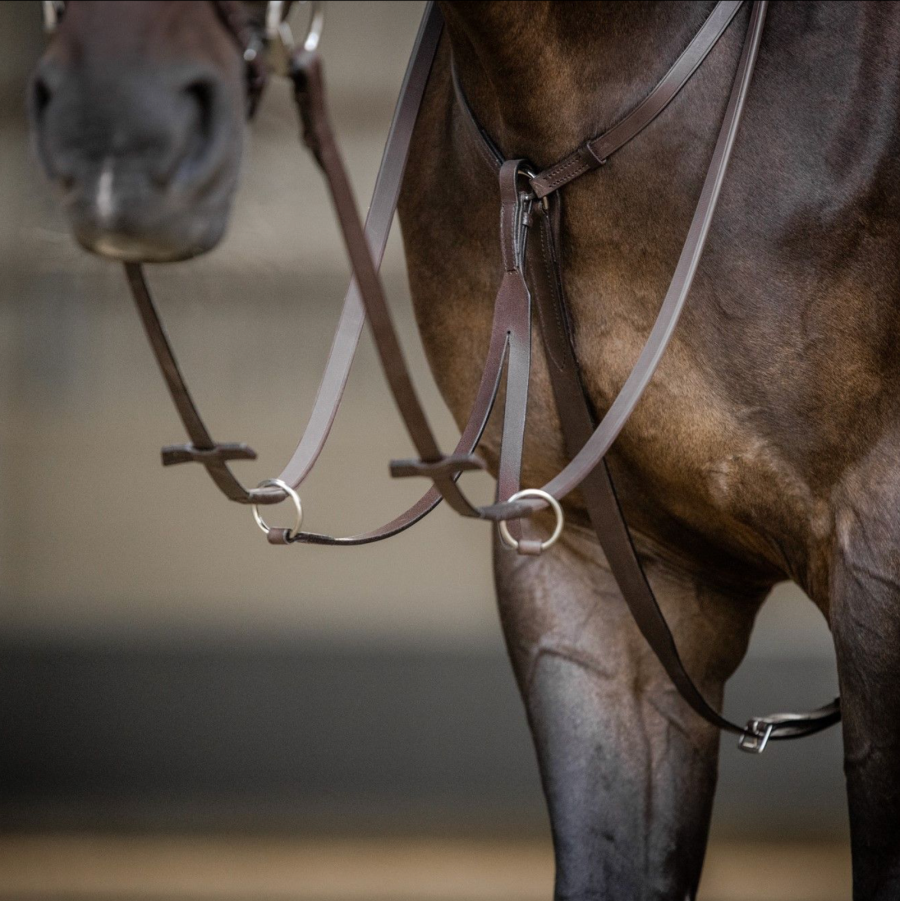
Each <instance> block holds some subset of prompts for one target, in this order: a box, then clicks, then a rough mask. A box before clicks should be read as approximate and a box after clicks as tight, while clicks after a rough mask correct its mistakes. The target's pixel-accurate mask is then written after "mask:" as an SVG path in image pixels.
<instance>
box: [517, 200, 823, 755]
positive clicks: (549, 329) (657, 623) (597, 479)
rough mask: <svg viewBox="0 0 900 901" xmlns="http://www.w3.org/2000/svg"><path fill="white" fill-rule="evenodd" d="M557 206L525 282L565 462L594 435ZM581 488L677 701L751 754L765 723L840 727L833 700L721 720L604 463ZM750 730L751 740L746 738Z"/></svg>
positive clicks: (544, 225)
mask: <svg viewBox="0 0 900 901" xmlns="http://www.w3.org/2000/svg"><path fill="white" fill-rule="evenodd" d="M559 206H560V199H559V196H558V195H553V197H552V198H551V200H550V203H549V205H548V206H542V207H540V208H536V211H535V225H534V231H535V234H534V235H533V236H532V250H531V251H530V252H529V255H528V281H529V284H530V285H531V287H532V292H533V297H534V300H535V306H536V309H537V312H538V320H539V322H540V329H541V337H542V339H543V343H544V352H545V356H546V359H547V365H548V370H549V372H550V383H551V386H552V389H553V396H554V400H555V403H556V408H557V411H558V412H559V417H560V422H561V424H562V429H563V435H564V438H565V442H566V448H567V450H568V453H569V455H570V456H575V455H576V454H577V453H578V451H579V450H580V449H581V448H582V447H583V445H584V444H585V442H586V441H587V440H588V439H589V438H590V436H591V433H592V431H593V428H594V416H593V410H592V408H591V405H590V402H589V401H588V398H587V395H586V393H585V391H584V387H583V385H582V382H581V378H580V367H579V366H578V363H577V360H576V357H575V351H574V347H573V344H572V340H571V333H570V331H569V327H568V322H569V320H568V316H567V308H566V304H565V300H564V293H563V284H562V278H561V275H560V273H561V266H560V258H559V252H558V223H559ZM535 245H536V246H535ZM579 488H580V491H581V496H582V497H583V499H584V502H585V505H586V507H587V510H588V515H589V516H590V519H591V524H592V525H593V527H594V531H595V532H596V534H597V538H598V539H599V541H600V546H601V547H602V548H603V553H604V554H605V555H606V559H607V562H608V563H609V566H610V569H611V571H612V574H613V576H614V578H615V580H616V582H617V584H618V585H619V588H620V590H621V592H622V597H623V598H624V599H625V602H626V604H627V605H628V609H629V611H630V612H631V615H632V617H633V618H634V621H635V623H636V624H637V626H638V628H639V629H640V631H641V634H642V635H643V636H644V638H645V639H646V640H647V643H648V644H649V645H650V647H651V648H652V649H653V652H654V653H655V655H656V657H657V658H658V659H659V661H660V663H661V664H662V665H663V668H664V669H665V671H666V673H667V674H668V676H669V678H670V679H671V680H672V682H673V684H674V685H675V687H676V688H677V689H678V691H679V693H680V694H681V696H682V697H683V698H684V699H685V700H686V701H687V703H688V704H689V705H690V706H691V707H692V708H693V709H694V710H695V711H696V712H697V713H698V714H700V716H702V717H703V718H704V719H705V720H707V721H708V722H710V723H712V724H713V725H714V726H716V727H717V728H719V729H722V730H724V731H726V732H731V733H733V734H736V735H740V736H742V742H743V743H744V745H748V743H749V745H748V749H750V750H754V749H755V748H754V746H753V741H754V739H755V740H758V741H761V740H762V739H763V736H764V735H765V733H766V731H767V729H768V724H769V723H772V724H773V727H772V729H771V731H769V734H768V736H766V740H767V741H768V740H779V739H785V738H799V737H801V736H803V735H810V734H812V733H813V732H818V731H820V730H821V729H825V728H827V727H828V726H830V725H832V724H833V723H835V722H837V721H838V719H839V718H840V712H839V708H838V702H837V701H835V702H834V703H833V704H830V705H827V706H826V707H823V708H821V709H819V710H816V711H814V712H813V713H803V714H776V715H774V716H769V717H763V718H758V719H756V720H753V721H751V723H754V724H765V725H757V726H750V725H748V726H747V727H741V726H739V725H737V724H736V723H733V722H731V721H730V720H728V719H726V718H725V717H723V716H722V715H721V714H720V713H719V712H718V711H717V710H716V709H715V708H714V707H713V706H712V705H711V704H709V702H708V701H707V700H706V699H705V698H704V696H703V694H702V693H701V692H700V690H699V689H698V688H697V686H696V684H695V683H694V681H693V679H691V677H690V675H689V674H688V672H687V670H686V669H685V667H684V663H683V661H682V660H681V655H680V654H679V653H678V647H677V645H676V644H675V638H674V636H673V635H672V632H671V630H670V629H669V625H668V623H667V622H666V619H665V616H664V615H663V612H662V610H661V609H660V606H659V602H658V601H657V600H656V596H655V595H654V593H653V589H652V588H651V587H650V583H649V582H648V581H647V576H646V573H645V572H644V568H643V566H642V565H641V562H640V559H639V558H638V555H637V551H636V550H635V547H634V543H633V541H632V538H631V532H630V530H629V529H628V525H627V523H626V521H625V517H624V514H623V512H622V509H621V506H620V504H619V500H618V497H617V495H616V492H615V487H614V485H613V481H612V478H611V475H610V472H609V468H608V466H607V463H606V460H605V459H604V460H602V461H601V463H600V465H599V466H597V467H596V468H595V469H594V470H592V471H591V472H590V473H589V474H588V476H587V477H586V478H585V479H584V481H583V482H582V483H581V485H580V486H579ZM757 730H761V734H757ZM748 732H749V733H750V738H745V736H747V735H748Z"/></svg>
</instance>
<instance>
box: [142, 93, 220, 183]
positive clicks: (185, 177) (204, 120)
mask: <svg viewBox="0 0 900 901" xmlns="http://www.w3.org/2000/svg"><path fill="white" fill-rule="evenodd" d="M218 91H219V88H218V85H217V84H216V82H215V80H213V79H211V78H206V77H201V78H196V79H194V80H192V81H190V82H189V83H188V84H186V85H185V86H184V87H182V88H181V92H180V95H181V100H182V104H183V106H182V108H183V110H184V111H185V112H184V118H183V120H182V124H181V139H180V140H179V141H178V142H176V147H175V148H173V150H175V151H176V152H175V155H174V156H173V157H170V158H169V159H168V161H167V164H166V165H164V166H163V167H161V168H160V169H159V170H158V171H157V172H156V175H155V180H156V182H157V184H159V185H160V186H165V185H167V184H169V183H170V182H172V181H177V182H179V183H180V184H181V185H189V184H190V185H197V184H198V183H201V182H202V181H203V180H204V177H205V174H206V172H207V171H208V170H209V169H210V168H211V167H212V166H213V165H214V163H215V158H216V157H217V153H216V147H217V146H218V144H219V143H220V142H219V141H218V140H217V138H219V137H220V134H219V133H220V132H221V130H222V129H221V128H220V125H221V123H219V122H218V119H217V113H218V111H219V106H220V104H219V101H218ZM176 148H177V149H176Z"/></svg>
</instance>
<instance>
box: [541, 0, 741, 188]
mask: <svg viewBox="0 0 900 901" xmlns="http://www.w3.org/2000/svg"><path fill="white" fill-rule="evenodd" d="M742 2H743V0H721V2H719V3H718V4H716V6H715V8H714V9H713V11H712V12H711V13H710V15H709V17H708V18H707V20H706V21H705V22H704V23H703V27H702V28H701V29H700V30H699V31H698V32H697V34H696V35H695V36H694V39H693V40H692V41H691V42H690V44H688V46H687V47H686V48H685V49H684V51H683V52H682V54H681V56H679V57H678V59H677V60H676V61H675V63H674V65H673V66H672V68H671V69H669V71H668V72H667V73H666V74H665V75H664V76H663V78H662V80H661V81H660V82H659V84H657V85H656V87H655V88H654V89H653V90H652V91H651V92H650V93H649V94H648V95H647V97H645V98H644V100H643V101H642V102H641V103H640V104H639V105H638V106H636V107H635V108H634V109H633V110H632V111H631V112H630V113H629V114H628V115H627V116H625V118H624V119H622V120H621V121H620V122H618V123H617V124H616V125H614V126H613V127H612V128H610V129H609V130H608V131H605V132H604V133H603V134H602V135H599V136H598V137H596V138H592V139H591V140H590V141H587V142H586V143H585V144H583V145H582V146H581V147H579V148H578V150H576V151H574V152H573V153H570V154H569V155H568V156H567V157H565V158H564V159H562V160H560V161H559V162H558V163H556V164H555V165H553V166H550V168H549V169H545V170H544V171H543V172H539V173H538V174H537V175H535V176H534V177H533V178H532V180H531V186H532V189H533V190H534V193H535V195H536V196H537V197H538V198H542V197H546V196H547V195H548V194H552V193H553V192H554V191H558V190H559V189H560V188H561V187H563V186H564V185H567V184H568V183H569V182H570V181H573V180H574V179H576V178H578V177H579V176H580V175H584V173H585V172H588V171H589V170H590V169H596V168H597V167H598V166H602V165H604V163H606V161H607V160H608V159H609V158H610V156H612V155H613V154H614V153H615V152H616V151H617V150H619V149H620V148H622V147H624V146H625V145H626V144H627V143H628V142H629V141H630V140H631V139H632V138H634V137H636V136H637V135H639V134H640V133H641V132H642V131H643V130H644V129H645V128H646V127H647V126H648V125H649V124H650V123H651V122H652V121H653V120H654V119H655V118H656V117H657V116H658V115H659V114H660V113H661V112H662V111H663V110H664V109H665V108H666V107H667V106H668V105H669V104H670V103H671V102H672V101H673V100H674V99H675V97H676V96H677V95H678V92H679V91H680V90H681V89H682V88H683V87H684V86H685V84H687V81H688V79H689V78H690V77H691V76H692V75H693V74H694V72H696V71H697V68H698V67H699V65H700V64H701V63H702V62H703V60H704V59H706V57H707V54H708V53H709V51H710V50H712V48H713V47H715V45H716V43H717V42H718V40H719V38H720V37H721V36H722V35H723V34H724V33H725V29H726V28H728V25H729V23H730V22H731V20H732V19H733V18H734V16H735V14H736V13H737V11H738V10H739V9H740V8H741V5H742Z"/></svg>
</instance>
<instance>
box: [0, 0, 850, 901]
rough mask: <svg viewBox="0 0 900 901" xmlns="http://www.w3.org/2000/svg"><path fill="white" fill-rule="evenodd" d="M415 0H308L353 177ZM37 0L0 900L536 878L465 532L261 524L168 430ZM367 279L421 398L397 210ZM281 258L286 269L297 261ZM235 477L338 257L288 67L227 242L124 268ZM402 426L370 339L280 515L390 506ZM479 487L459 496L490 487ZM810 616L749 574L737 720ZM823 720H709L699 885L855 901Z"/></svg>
mask: <svg viewBox="0 0 900 901" xmlns="http://www.w3.org/2000/svg"><path fill="white" fill-rule="evenodd" d="M421 10H422V4H421V3H419V2H379V3H371V2H343V3H332V4H329V7H328V10H327V16H328V21H327V27H326V36H325V41H324V55H325V58H326V63H327V71H326V74H327V76H328V81H329V85H330V89H331V98H332V102H333V114H334V118H335V120H336V126H337V130H338V133H339V136H340V139H341V140H342V143H343V147H344V151H345V154H346V157H347V161H348V164H349V168H350V170H351V173H352V175H353V178H354V181H355V184H356V187H357V190H358V193H359V195H360V196H361V197H363V198H366V197H368V195H369V193H370V191H371V188H372V185H373V182H374V178H375V174H376V170H377V166H378V162H379V158H380V153H381V147H382V143H383V141H384V138H385V135H386V131H387V127H388V124H389V121H390V115H391V110H392V105H393V102H394V99H395V97H396V93H397V90H398V88H399V84H400V80H401V78H402V74H403V71H404V68H405V64H406V60H407V55H408V53H409V50H410V47H411V44H412V40H413V37H414V34H415V30H416V27H417V24H418V19H419V16H420V14H421ZM40 12H41V11H40V4H39V3H38V2H34V0H23V2H5V3H2V4H0V899H12V898H17V899H39V898H40V899H49V898H54V899H63V901H65V899H74V898H78V899H82V898H102V899H113V898H122V899H126V898H128V899H136V898H172V899H186V898H209V899H214V898H216V899H217V898H223V899H224V898H255V899H268V898H297V899H312V898H317V899H320V898H321V899H325V898H333V899H343V898H355V899H364V898H365V899H378V898H394V899H397V898H399V899H407V898H408V899H414V898H416V899H418V898H422V899H426V898H428V899H446V901H451V899H453V901H458V899H467V898H472V899H481V898H484V899H488V898H491V899H504V898H518V899H531V898H535V899H538V898H540V899H549V898H550V896H551V888H550V886H551V881H552V860H551V854H550V842H549V832H548V826H547V820H546V815H545V813H544V808H543V800H542V797H541V792H540V785H539V782H538V777H537V771H536V765H535V761H534V755H533V752H532V749H531V744H530V740H529V736H528V732H527V729H526V725H525V719H524V713H523V709H522V706H521V703H520V701H519V698H518V696H517V693H516V690H515V686H514V684H513V680H512V676H511V673H510V670H509V666H508V664H507V661H506V658H505V652H504V649H503V644H502V638H501V634H500V629H499V624H498V621H497V616H496V612H495V605H494V600H493V589H492V582H491V575H490V567H489V547H490V536H489V532H488V527H487V526H486V525H485V524H480V523H474V524H473V523H472V522H465V521H463V520H461V519H460V518H459V517H457V516H455V515H454V514H453V513H452V512H451V511H448V510H445V509H443V508H439V510H438V511H437V512H436V513H435V514H434V515H433V516H431V517H429V518H428V519H426V520H425V521H424V522H423V523H422V524H421V525H419V526H418V527H416V528H415V529H413V530H411V531H410V532H407V533H405V534H404V535H402V536H400V537H398V538H395V539H393V540H392V541H389V542H386V543H383V544H379V545H374V546H371V547H368V548H355V549H348V550H340V549H329V548H316V547H294V548H291V549H274V548H271V547H269V546H268V545H267V544H266V542H265V540H264V539H263V537H262V535H261V534H260V533H259V532H258V530H257V528H256V526H255V525H254V523H253V521H252V518H251V516H250V512H249V510H247V509H244V508H242V507H239V506H236V505H230V504H228V503H227V502H225V501H224V500H223V499H222V498H221V497H220V496H219V495H218V494H217V493H216V492H215V491H214V489H213V487H212V485H211V483H210V482H209V481H208V479H207V478H206V476H205V474H204V473H203V471H202V470H201V469H200V468H199V467H190V466H184V467H177V468H174V469H171V470H163V469H162V467H161V466H160V464H159V447H160V445H162V444H167V443H174V442H181V441H183V440H184V438H183V436H182V433H181V428H180V425H179V423H178V421H177V419H176V417H175V413H174V411H173V410H172V408H171V405H170V403H169V400H168V397H167V395H166V393H165V389H164V386H163V383H162V381H161V378H160V376H159V374H158V372H157V371H156V368H155V364H154V362H153V360H152V357H151V354H150V351H149V348H148V347H147V345H146V342H145V339H144V337H143V334H142V332H141V330H140V325H139V323H138V319H137V316H136V314H135V312H134V310H133V308H132V305H131V302H130V299H129V297H128V294H127V291H126V286H125V282H124V278H123V275H122V272H121V271H120V269H119V267H117V266H115V265H112V264H109V263H106V262H103V261H100V260H98V259H94V258H91V257H89V256H87V255H86V254H84V253H82V252H81V251H79V250H78V249H77V248H76V247H75V246H74V244H73V243H72V241H71V239H70V238H69V235H68V234H67V232H66V229H65V226H64V223H63V221H62V218H61V216H60V214H59V212H58V210H57V206H56V203H55V201H54V198H53V197H52V195H51V193H50V191H49V190H48V188H47V187H46V185H45V184H44V182H43V181H42V179H41V176H40V174H39V172H38V170H37V166H36V164H35V163H34V161H33V156H32V153H31V151H30V148H29V144H28V137H27V131H26V123H25V118H24V112H23V110H24V91H25V84H26V80H27V76H28V73H29V71H30V69H31V68H32V66H33V64H34V62H35V60H36V58H37V56H38V54H39V53H40V51H41V48H42V45H43V36H42V33H41V25H40V18H41V16H40ZM384 273H385V280H386V283H387V286H388V289H389V293H390V295H391V297H392V299H393V301H394V303H395V305H396V306H395V309H396V311H397V316H398V318H399V320H400V322H401V325H402V327H403V335H404V337H405V339H406V346H407V348H408V350H409V354H410V357H411V360H412V363H413V365H414V367H415V368H416V370H417V372H418V373H419V374H420V381H421V383H422V385H423V386H425V388H426V391H425V393H426V401H427V406H428V409H429V410H430V411H432V412H433V415H434V417H435V418H436V419H437V420H438V421H439V422H440V424H441V427H442V430H443V435H444V437H445V438H446V439H447V443H448V444H449V442H450V439H451V438H452V437H453V434H454V433H453V427H452V423H451V421H450V419H449V416H448V415H447V413H446V411H445V410H444V408H443V406H442V404H441V402H440V398H439V397H438V395H437V393H436V392H435V390H434V389H433V386H432V385H431V382H430V379H429V376H428V375H427V370H426V366H425V362H424V358H423V356H422V353H421V351H420V349H419V347H418V344H417V342H416V336H415V331H414V328H413V325H412V317H411V310H410V307H409V299H408V291H407V284H406V277H405V273H404V265H403V256H402V249H401V247H400V242H399V240H398V236H397V235H396V234H395V235H394V238H393V241H392V245H391V247H390V250H389V252H388V255H387V259H386V262H385V266H384ZM301 276H302V277H301ZM150 279H151V282H152V284H153V286H154V287H155V288H156V290H157V293H158V297H159V300H160V304H161V307H162V311H163V314H164V317H165V320H166V323H167V326H168V329H169V331H170V333H171V335H172V337H173V340H174V342H175V345H176V348H177V351H178V353H179V355H180V357H181V360H182V364H183V366H184V368H185V370H186V373H187V376H188V378H189V381H190V383H191V385H192V388H193V390H194V391H195V394H196V396H197V399H198V401H199V403H200V405H201V408H202V409H203V410H204V413H205V415H206V416H207V418H208V422H210V424H211V428H212V430H213V433H214V435H216V436H217V437H218V439H219V440H221V441H247V442H249V443H250V444H251V445H252V446H253V447H254V448H256V450H257V451H258V452H259V460H258V461H257V462H255V463H238V464H237V467H239V474H240V475H241V476H242V477H243V478H244V480H245V481H247V482H250V483H255V482H256V481H257V480H259V479H262V478H265V477H268V476H272V475H275V474H276V473H277V472H278V471H279V470H280V469H281V466H282V464H283V462H284V461H285V460H286V459H287V457H288V456H289V454H290V452H291V451H292V450H293V445H294V442H295V441H296V439H297V437H298V435H299V433H300V430H301V428H302V426H303V424H304V423H305V417H306V415H307V413H308V411H309V409H310V405H311V402H312V399H313V395H314V392H315V389H316V386H317V383H318V378H319V374H320V371H321V367H322V365H323V363H324V360H325V355H326V353H327V350H328V347H329V345H330V341H331V335H332V330H333V328H334V324H335V322H336V317H337V314H338V309H339V304H340V301H341V300H342V297H343V292H344V288H345V286H346V282H347V271H346V265H345V261H344V257H343V253H342V251H341V245H340V241H339V237H338V234H337V231H336V228H335V226H334V223H333V220H332V215H331V211H330V208H329V205H328V201H327V197H326V195H325V192H324V188H323V186H322V184H321V181H320V178H319V176H318V174H317V172H316V171H315V170H314V168H313V165H312V163H311V162H310V161H309V159H308V158H307V156H306V154H305V153H303V152H301V150H300V149H299V148H298V142H297V125H296V122H295V118H294V112H293V109H292V107H291V103H290V98H289V95H288V91H287V87H286V85H284V84H281V83H278V82H277V81H276V82H275V83H273V84H272V85H271V86H270V88H269V90H268V93H267V95H266V97H265V100H264V103H263V106H262V109H261V112H260V114H259V116H258V119H257V121H256V122H255V123H254V124H253V126H252V130H251V137H250V145H249V151H248V154H247V158H246V163H245V171H244V177H243V182H242V187H241V190H240V194H239V197H238V201H237V207H236V211H235V215H234V218H233V224H232V227H231V232H230V234H229V236H228V238H227V240H226V241H225V243H224V245H223V246H222V247H221V248H220V249H218V250H217V251H216V252H215V253H213V254H211V255H210V256H208V257H205V258H203V259H201V260H199V261H196V262H191V263H188V264H180V265H177V266H172V267H163V268H156V269H152V270H151V271H150ZM407 455H411V448H410V447H409V445H408V442H407V440H406V438H405V434H404V431H403V428H402V426H401V424H400V422H399V420H398V418H397V416H396V414H395V411H394V408H393V406H392V403H391V401H390V398H389V396H388V393H387V391H386V389H385V386H384V384H383V381H382V378H381V375H380V372H379V371H378V368H377V364H376V361H375V358H374V355H373V352H372V349H371V347H370V345H369V343H368V341H366V342H365V344H364V347H363V350H362V353H361V355H360V359H359V362H358V367H357V369H356V371H355V373H354V375H353V378H352V380H351V384H350V388H349V391H348V395H347V399H346V402H345V405H344V407H343V408H342V411H341V414H340V416H339V419H338V422H337V426H336V428H335V430H334V433H333V436H332V438H331V441H330V444H329V446H328V449H327V451H326V453H325V455H324V458H323V460H322V462H321V464H320V466H319V467H318V468H317V470H316V473H315V476H314V477H313V478H312V479H311V480H310V481H309V483H308V487H304V493H303V501H304V510H305V514H306V517H307V519H306V524H308V526H309V527H310V528H313V529H315V530H321V531H332V530H334V531H336V532H337V533H338V534H348V533H351V532H354V531H359V530H362V529H364V528H368V527H371V526H372V525H374V524H376V523H379V522H382V521H384V520H386V519H388V518H390V517H391V516H393V515H394V514H395V513H396V512H398V511H399V510H401V509H403V508H405V506H406V505H407V504H408V503H409V502H410V501H411V500H412V499H413V498H414V497H415V495H416V492H417V490H418V489H420V488H421V486H420V485H418V484H416V483H415V480H401V481H391V480H390V479H389V478H388V476H387V461H388V460H389V459H391V458H394V457H403V456H407ZM482 489H483V490H484V491H485V492H487V491H489V486H488V485H487V484H484V485H483V486H482ZM835 691H836V676H835V671H834V663H833V659H832V652H831V648H830V639H829V636H828V633H827V630H826V628H825V625H824V623H823V621H822V619H821V617H820V615H819V614H818V612H817V611H816V610H815V608H814V607H813V606H812V605H811V604H810V603H809V602H808V601H807V600H806V599H805V598H804V597H803V596H802V595H801V594H800V593H799V592H798V591H797V590H796V589H794V588H793V587H790V586H785V587H783V588H780V589H778V590H777V591H776V592H775V595H774V596H773V598H772V599H771V601H770V602H769V604H767V606H766V608H765V609H764V611H763V613H762V614H761V616H760V620H759V624H758V628H757V631H756V635H755V637H754V642H753V646H752V648H751V651H750V654H749V657H748V659H747V660H746V662H745V663H744V665H743V667H742V669H741V671H740V672H739V674H738V675H737V676H736V677H735V678H734V680H733V681H732V683H731V684H730V686H729V691H728V697H727V710H728V712H729V713H730V714H731V715H732V716H735V717H738V718H746V717H747V716H748V715H749V714H751V713H758V712H762V711H768V710H772V709H784V708H786V707H791V706H797V707H803V706H809V705H816V704H818V703H821V702H823V701H824V700H826V699H828V698H829V697H832V696H833V695H832V694H831V693H832V692H835ZM846 839H847V825H846V814H845V810H844V797H843V777H842V770H841V748H840V735H839V733H838V732H837V731H831V732H828V733H827V734H825V735H822V736H816V737H813V738H810V739H807V740H806V741H804V742H801V743H798V744H794V743H789V744H787V745H785V744H781V743H779V744H778V745H776V746H774V747H772V748H771V749H770V750H769V751H768V752H767V753H766V754H765V755H763V756H761V757H752V756H749V755H746V754H741V753H739V752H738V751H737V750H736V748H735V747H734V743H733V741H732V740H731V739H730V738H727V739H726V740H724V741H723V747H722V756H721V784H720V790H719V795H718V798H717V802H716V809H715V819H714V826H713V839H712V843H711V849H710V854H709V862H708V865H707V870H706V875H705V881H704V886H703V890H702V892H703V893H702V895H701V897H702V898H705V899H706V901H717V899H718V901H726V899H735V901H737V899H743V901H751V899H756V898H766V899H769V901H772V899H777V898H785V899H787V898H791V899H803V898H810V899H813V898H815V899H816V901H828V899H831V898H846V897H849V894H850V888H849V885H850V883H849V856H848V852H847V850H846Z"/></svg>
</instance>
